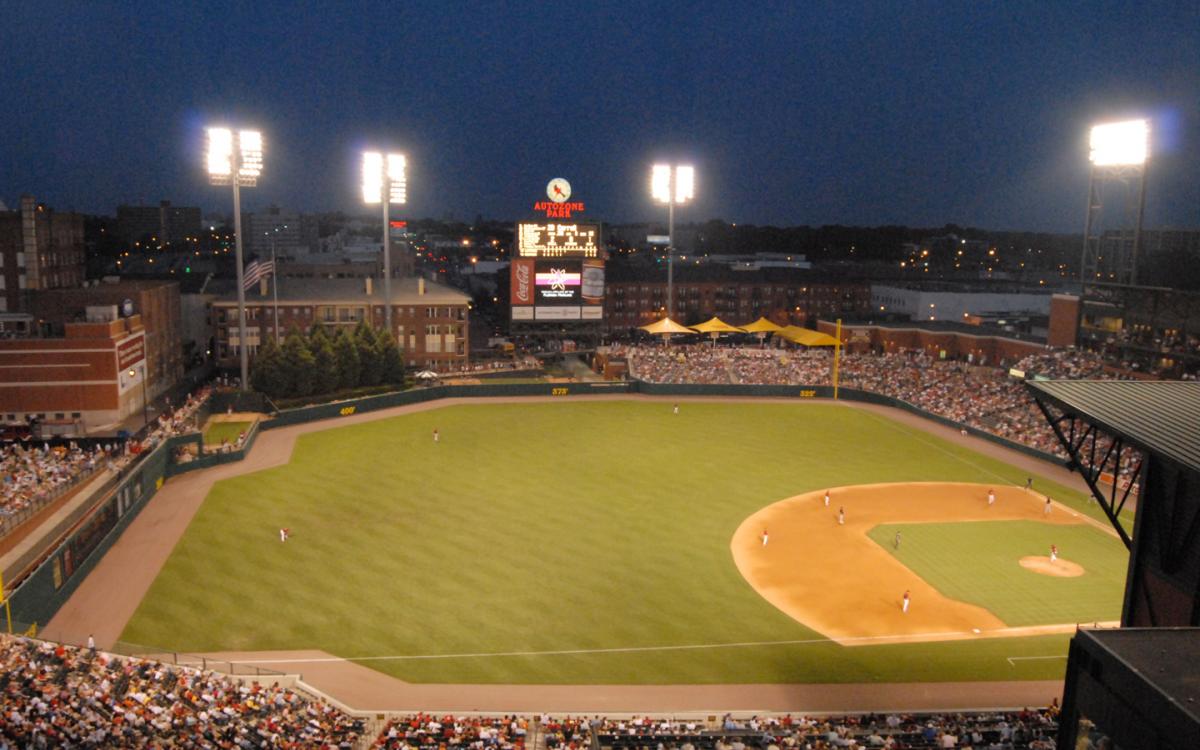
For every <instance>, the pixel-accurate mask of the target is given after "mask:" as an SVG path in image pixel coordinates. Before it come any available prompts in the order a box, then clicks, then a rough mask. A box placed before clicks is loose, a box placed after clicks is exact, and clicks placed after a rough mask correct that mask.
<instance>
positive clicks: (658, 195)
mask: <svg viewBox="0 0 1200 750" xmlns="http://www.w3.org/2000/svg"><path fill="white" fill-rule="evenodd" d="M650 194H651V195H652V196H654V200H656V201H659V202H660V203H670V202H671V167H670V165H668V164H655V165H654V169H653V170H652V171H651V172H650Z"/></svg>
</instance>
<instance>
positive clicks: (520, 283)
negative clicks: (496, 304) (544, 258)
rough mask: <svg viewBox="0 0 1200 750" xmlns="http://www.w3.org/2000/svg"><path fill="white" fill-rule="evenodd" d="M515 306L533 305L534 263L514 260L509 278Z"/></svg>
mask: <svg viewBox="0 0 1200 750" xmlns="http://www.w3.org/2000/svg"><path fill="white" fill-rule="evenodd" d="M509 281H510V284H511V286H512V303H513V304H514V305H532V304H533V281H534V275H533V261H532V260H514V261H513V262H512V267H511V274H510V278H509Z"/></svg>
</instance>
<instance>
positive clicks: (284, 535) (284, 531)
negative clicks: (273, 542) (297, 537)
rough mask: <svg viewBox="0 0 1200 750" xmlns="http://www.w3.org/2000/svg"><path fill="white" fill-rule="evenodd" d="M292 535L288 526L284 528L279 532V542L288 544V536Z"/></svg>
mask: <svg viewBox="0 0 1200 750" xmlns="http://www.w3.org/2000/svg"><path fill="white" fill-rule="evenodd" d="M291 533H292V530H291V529H289V528H287V527H286V526H285V527H283V528H282V529H280V530H279V541H281V542H286V541H287V540H288V536H289V535H290V534H291Z"/></svg>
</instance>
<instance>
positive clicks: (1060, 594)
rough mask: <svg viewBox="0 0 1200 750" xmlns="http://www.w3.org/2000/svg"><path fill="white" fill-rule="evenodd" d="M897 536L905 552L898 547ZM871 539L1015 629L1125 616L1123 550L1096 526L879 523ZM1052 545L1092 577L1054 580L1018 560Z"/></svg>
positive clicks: (950, 592)
mask: <svg viewBox="0 0 1200 750" xmlns="http://www.w3.org/2000/svg"><path fill="white" fill-rule="evenodd" d="M897 531H899V532H901V543H900V549H899V550H897V549H895V547H894V539H895V537H896V532H897ZM868 536H870V537H871V538H872V539H873V540H875V542H876V544H878V545H880V546H881V547H883V548H884V549H886V550H888V551H889V552H890V553H892V554H893V555H894V556H895V557H896V558H897V559H898V560H899V561H900V562H902V563H904V565H905V566H906V567H908V568H909V569H910V570H912V571H914V572H916V573H917V574H918V575H920V576H921V577H922V578H924V579H925V580H926V581H927V582H929V583H930V584H932V585H933V586H934V588H936V589H937V590H938V591H941V592H942V593H943V594H945V595H947V596H949V597H952V598H954V599H958V600H960V601H965V602H970V603H971V604H978V605H979V606H981V607H984V608H986V609H988V610H990V611H991V612H992V614H994V615H996V616H997V617H999V618H1000V619H1001V620H1003V621H1004V623H1005V624H1006V625H1008V626H1009V627H1020V626H1024V625H1046V624H1054V623H1089V622H1095V621H1104V620H1119V619H1121V592H1122V591H1124V587H1125V564H1126V562H1127V558H1126V556H1125V548H1124V546H1123V545H1122V544H1121V542H1120V540H1119V539H1117V538H1116V537H1112V536H1109V535H1107V534H1101V533H1098V532H1097V531H1096V529H1094V528H1091V527H1090V526H1086V525H1077V526H1061V525H1054V526H1051V525H1049V524H1042V523H1036V522H1032V521H984V522H975V523H927V524H881V525H879V526H876V527H875V528H873V529H871V531H870V533H869V534H868ZM1052 544H1054V545H1057V546H1058V550H1059V555H1060V556H1061V557H1062V558H1063V559H1064V560H1070V561H1071V562H1075V563H1078V564H1080V565H1082V566H1083V567H1084V570H1085V571H1086V572H1085V573H1084V574H1083V575H1082V576H1079V577H1077V578H1055V577H1053V576H1047V575H1042V574H1040V573H1035V572H1033V571H1031V570H1026V569H1024V568H1022V567H1021V566H1020V564H1019V563H1018V560H1020V559H1021V558H1022V557H1026V556H1041V557H1046V556H1047V555H1049V554H1050V545H1052ZM1114 591H1115V592H1117V595H1116V596H1114V595H1113V592H1114Z"/></svg>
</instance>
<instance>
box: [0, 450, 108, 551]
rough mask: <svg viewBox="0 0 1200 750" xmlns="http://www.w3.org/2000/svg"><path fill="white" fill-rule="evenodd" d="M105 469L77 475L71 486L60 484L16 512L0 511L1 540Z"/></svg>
mask: <svg viewBox="0 0 1200 750" xmlns="http://www.w3.org/2000/svg"><path fill="white" fill-rule="evenodd" d="M104 469H105V467H104V466H93V467H92V468H90V469H87V470H86V471H84V472H83V473H81V474H77V475H75V476H74V477H73V478H72V481H71V482H70V483H69V484H60V485H58V486H57V487H54V488H53V489H50V490H43V491H42V492H39V493H38V494H37V496H35V497H34V498H33V499H32V500H30V501H29V503H28V504H26V505H25V506H24V507H22V508H20V509H18V510H16V511H0V539H3V538H4V537H6V536H8V535H9V534H11V533H12V532H13V531H15V530H16V528H17V527H18V526H20V525H21V524H23V523H25V522H26V521H28V520H29V519H30V518H32V517H34V516H36V515H37V514H38V513H41V512H42V510H43V509H45V507H46V506H47V505H52V504H53V503H54V502H55V501H57V500H58V499H59V498H61V497H62V496H63V495H66V494H68V493H70V492H74V491H75V490H77V489H79V488H80V487H82V486H83V485H84V484H86V483H87V481H88V480H90V479H92V478H93V477H95V476H96V474H98V473H100V472H101V471H104Z"/></svg>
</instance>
